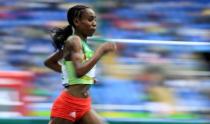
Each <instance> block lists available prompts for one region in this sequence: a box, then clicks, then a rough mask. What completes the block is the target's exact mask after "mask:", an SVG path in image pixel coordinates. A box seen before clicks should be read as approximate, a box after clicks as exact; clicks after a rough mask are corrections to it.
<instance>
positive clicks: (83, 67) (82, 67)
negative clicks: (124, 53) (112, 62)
mask: <svg viewBox="0 0 210 124" xmlns="http://www.w3.org/2000/svg"><path fill="white" fill-rule="evenodd" d="M101 56H102V55H101V54H100V52H98V51H96V52H95V54H94V56H93V57H92V58H91V59H89V60H88V61H86V62H85V63H80V64H76V65H75V67H76V75H77V77H82V76H84V75H85V74H86V73H88V72H89V71H90V70H91V69H92V68H93V67H94V66H95V65H96V63H97V62H98V61H99V60H100V58H101Z"/></svg>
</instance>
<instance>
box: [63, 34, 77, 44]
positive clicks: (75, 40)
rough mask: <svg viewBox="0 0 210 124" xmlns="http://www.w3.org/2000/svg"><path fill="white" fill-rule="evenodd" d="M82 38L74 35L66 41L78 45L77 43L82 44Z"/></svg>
mask: <svg viewBox="0 0 210 124" xmlns="http://www.w3.org/2000/svg"><path fill="white" fill-rule="evenodd" d="M80 40H81V38H80V37H79V36H77V35H72V36H70V37H69V38H68V39H67V40H66V43H67V44H71V45H76V44H80Z"/></svg>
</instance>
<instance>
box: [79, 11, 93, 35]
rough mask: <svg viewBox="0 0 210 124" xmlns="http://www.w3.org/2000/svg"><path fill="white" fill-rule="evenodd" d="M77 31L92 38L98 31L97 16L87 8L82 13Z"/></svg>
mask: <svg viewBox="0 0 210 124" xmlns="http://www.w3.org/2000/svg"><path fill="white" fill-rule="evenodd" d="M77 29H78V31H79V32H81V34H82V35H84V36H92V35H93V34H94V32H95V30H96V14H95V12H94V11H93V10H92V9H90V8H87V9H85V10H84V12H83V13H82V16H81V18H80V19H79V20H78V26H77Z"/></svg>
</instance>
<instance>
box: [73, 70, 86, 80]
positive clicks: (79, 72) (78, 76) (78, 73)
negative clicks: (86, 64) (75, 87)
mask: <svg viewBox="0 0 210 124" xmlns="http://www.w3.org/2000/svg"><path fill="white" fill-rule="evenodd" d="M75 75H76V77H77V78H81V77H82V76H84V74H83V73H82V72H81V71H80V70H77V71H76V72H75Z"/></svg>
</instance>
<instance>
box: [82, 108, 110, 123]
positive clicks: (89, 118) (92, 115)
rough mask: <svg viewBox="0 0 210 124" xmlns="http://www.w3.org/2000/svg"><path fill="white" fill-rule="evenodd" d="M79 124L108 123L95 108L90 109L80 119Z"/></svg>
mask: <svg viewBox="0 0 210 124" xmlns="http://www.w3.org/2000/svg"><path fill="white" fill-rule="evenodd" d="M79 124H107V123H106V122H105V120H104V119H103V118H102V117H100V116H99V115H98V114H97V113H96V112H95V111H94V110H90V111H88V112H87V113H85V115H84V116H83V117H82V118H81V119H80V120H79Z"/></svg>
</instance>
